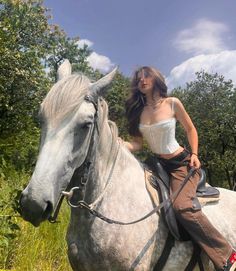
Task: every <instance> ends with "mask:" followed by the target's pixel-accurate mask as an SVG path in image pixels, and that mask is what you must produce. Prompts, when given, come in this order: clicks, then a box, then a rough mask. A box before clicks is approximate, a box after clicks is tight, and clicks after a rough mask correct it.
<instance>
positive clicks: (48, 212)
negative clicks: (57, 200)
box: [42, 201, 53, 219]
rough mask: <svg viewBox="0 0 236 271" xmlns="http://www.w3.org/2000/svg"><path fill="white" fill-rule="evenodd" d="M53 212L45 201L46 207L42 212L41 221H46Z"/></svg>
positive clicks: (51, 206)
mask: <svg viewBox="0 0 236 271" xmlns="http://www.w3.org/2000/svg"><path fill="white" fill-rule="evenodd" d="M52 211H53V205H52V203H51V202H50V201H47V207H46V209H45V211H44V212H43V215H42V217H43V219H48V218H49V217H50V215H51V213H52Z"/></svg>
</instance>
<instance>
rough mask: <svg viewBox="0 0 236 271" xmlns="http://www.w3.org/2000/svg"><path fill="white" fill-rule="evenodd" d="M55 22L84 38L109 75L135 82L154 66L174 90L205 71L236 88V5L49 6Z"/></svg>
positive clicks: (136, 2)
mask: <svg viewBox="0 0 236 271" xmlns="http://www.w3.org/2000/svg"><path fill="white" fill-rule="evenodd" d="M44 3H45V6H46V7H48V8H50V9H51V14H52V16H53V19H52V22H53V23H56V24H58V25H59V26H60V27H61V28H62V29H64V30H65V32H66V33H67V35H68V36H70V37H76V36H79V37H80V39H81V42H80V43H79V45H81V44H83V42H86V43H87V44H88V45H89V46H91V49H92V50H93V54H92V55H91V56H90V57H89V59H88V61H89V63H90V65H91V66H92V67H94V68H97V69H99V70H101V71H102V72H104V73H106V72H108V71H109V70H110V69H112V67H114V66H116V65H118V66H119V69H120V71H121V72H122V73H123V74H124V75H127V76H130V75H131V74H132V73H133V71H134V70H135V68H136V67H138V66H141V65H151V66H154V67H156V68H158V69H159V70H160V71H161V72H162V73H163V74H164V76H165V77H166V79H167V82H168V85H169V88H173V87H175V86H178V85H183V84H184V83H185V82H186V81H190V80H193V79H194V74H195V72H196V71H199V70H202V69H204V70H206V71H208V72H218V73H220V74H223V75H224V76H225V77H226V78H227V79H232V80H233V81H234V82H236V48H235V47H236V46H235V44H236V28H235V26H236V13H235V10H236V1H235V0H198V1H190V0H146V1H144V0H142V1H141V0H119V1H115V0H93V1H92V0H60V1H56V0H45V1H44Z"/></svg>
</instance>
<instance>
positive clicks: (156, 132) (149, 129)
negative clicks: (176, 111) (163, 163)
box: [139, 118, 180, 154]
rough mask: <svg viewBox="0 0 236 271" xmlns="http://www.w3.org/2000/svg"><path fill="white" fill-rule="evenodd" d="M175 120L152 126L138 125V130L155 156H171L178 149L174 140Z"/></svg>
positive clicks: (177, 144)
mask: <svg viewBox="0 0 236 271" xmlns="http://www.w3.org/2000/svg"><path fill="white" fill-rule="evenodd" d="M175 128H176V119H175V118H169V119H166V120H162V121H159V122H157V123H154V124H150V125H145V124H139V130H140V132H141V134H142V135H143V137H144V138H145V139H146V141H147V143H148V146H149V147H150V149H151V151H152V152H154V153H156V154H171V153H174V152H175V151H176V150H177V149H178V148H179V147H180V145H179V143H178V142H177V140H176V138H175Z"/></svg>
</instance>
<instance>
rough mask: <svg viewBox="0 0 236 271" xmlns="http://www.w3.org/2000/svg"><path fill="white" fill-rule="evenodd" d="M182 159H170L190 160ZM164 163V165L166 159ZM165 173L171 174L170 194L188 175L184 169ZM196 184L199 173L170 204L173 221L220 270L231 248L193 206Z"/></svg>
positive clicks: (186, 169) (197, 208)
mask: <svg viewBox="0 0 236 271" xmlns="http://www.w3.org/2000/svg"><path fill="white" fill-rule="evenodd" d="M184 156H186V157H185V158H183V154H181V155H178V156H176V157H175V158H174V159H177V160H178V158H180V157H181V161H189V160H190V155H189V154H186V155H184ZM182 158H183V159H182ZM161 160H164V159H161ZM164 161H165V162H166V163H167V164H168V160H164ZM164 167H165V166H164ZM166 170H167V171H168V173H169V174H170V175H171V192H172V193H174V192H175V191H177V190H178V189H179V186H180V185H181V183H182V182H183V180H184V178H185V176H186V175H187V174H188V167H187V166H180V167H178V168H175V169H166ZM198 181H199V173H198V172H196V173H195V174H194V176H192V177H190V179H189V181H188V182H187V183H186V185H185V186H184V187H183V189H182V190H181V192H180V193H179V195H178V197H177V198H176V199H175V201H174V202H173V207H174V210H175V213H176V216H177V219H178V220H179V222H180V223H181V224H182V226H183V227H184V228H185V230H186V231H187V232H188V233H189V235H190V236H191V238H192V239H193V240H194V241H195V242H196V243H198V245H199V246H200V247H201V248H202V249H203V250H204V251H205V252H206V254H207V255H208V256H209V258H210V259H211V260H212V262H213V263H214V265H215V266H216V267H217V268H223V266H224V264H225V263H226V261H227V259H228V258H229V256H230V254H231V252H232V247H231V246H230V244H229V243H228V242H227V241H226V239H225V238H224V237H223V236H222V235H221V234H220V233H219V232H218V231H217V230H216V229H215V228H214V227H213V225H212V224H211V223H210V221H209V220H208V219H207V217H206V216H205V215H204V214H203V212H202V211H201V208H200V207H199V205H198V204H195V203H196V201H195V200H196V190H197V184H198Z"/></svg>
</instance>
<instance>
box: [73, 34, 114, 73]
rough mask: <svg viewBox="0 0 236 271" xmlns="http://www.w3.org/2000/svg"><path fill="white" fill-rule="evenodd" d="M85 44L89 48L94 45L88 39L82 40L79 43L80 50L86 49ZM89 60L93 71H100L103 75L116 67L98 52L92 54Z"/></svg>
mask: <svg viewBox="0 0 236 271" xmlns="http://www.w3.org/2000/svg"><path fill="white" fill-rule="evenodd" d="M85 44H86V45H88V48H91V47H92V46H93V44H94V43H93V42H92V41H90V40H88V39H81V40H79V41H78V42H77V45H78V48H84V45H85ZM87 60H88V63H89V65H90V66H91V67H92V68H93V69H95V70H99V71H100V72H102V73H107V72H109V71H111V69H112V68H113V67H114V64H113V63H112V62H111V60H110V59H109V58H108V57H107V56H103V55H100V54H98V53H96V52H92V53H91V54H90V55H89V56H88V58H87Z"/></svg>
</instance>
